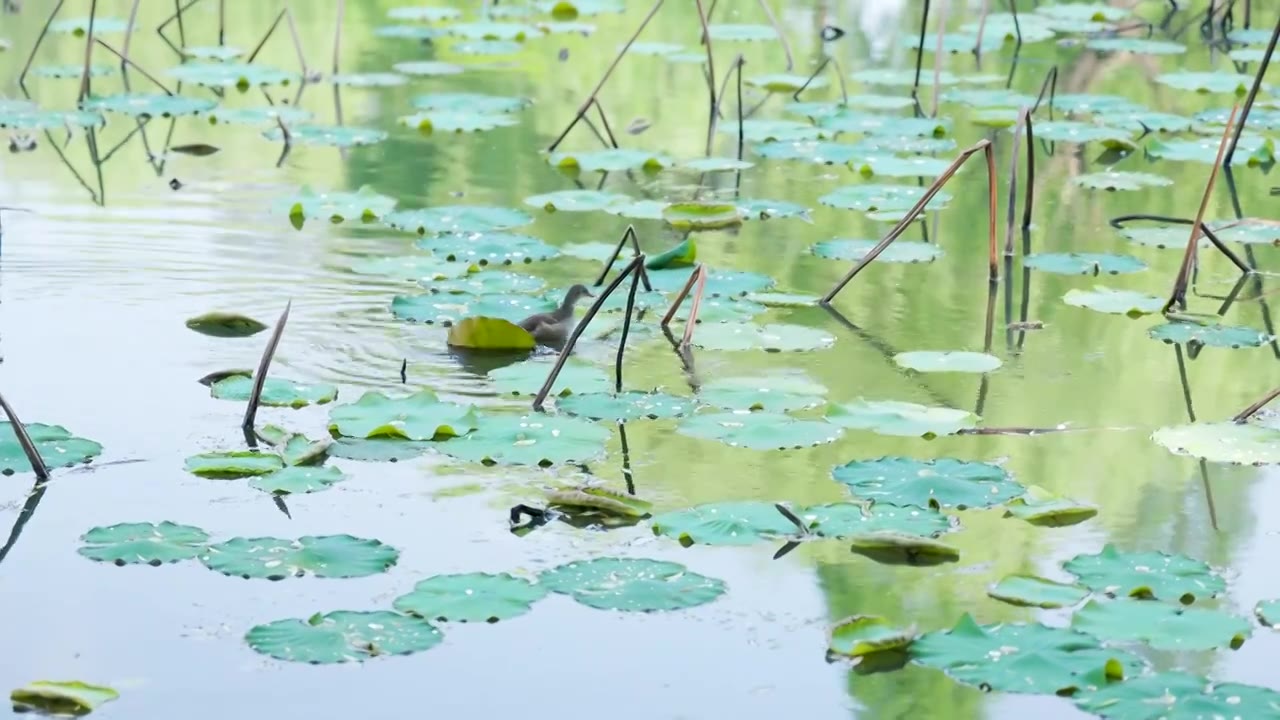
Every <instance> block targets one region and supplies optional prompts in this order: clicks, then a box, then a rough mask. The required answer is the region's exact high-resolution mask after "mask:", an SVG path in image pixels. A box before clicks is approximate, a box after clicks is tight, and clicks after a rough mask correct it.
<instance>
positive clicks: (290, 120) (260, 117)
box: [209, 105, 315, 127]
mask: <svg viewBox="0 0 1280 720" xmlns="http://www.w3.org/2000/svg"><path fill="white" fill-rule="evenodd" d="M313 117H315V116H314V115H313V114H312V112H311V111H310V110H303V109H302V108H298V107H290V106H287V105H270V106H267V107H252V108H214V109H213V110H212V111H210V112H209V123H210V124H212V125H216V124H217V123H232V124H236V125H277V124H279V123H284V124H285V125H288V126H290V127H292V126H294V125H300V124H302V123H306V122H310V121H311V119H312V118H313Z"/></svg>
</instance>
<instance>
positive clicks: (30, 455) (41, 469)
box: [0, 395, 49, 480]
mask: <svg viewBox="0 0 1280 720" xmlns="http://www.w3.org/2000/svg"><path fill="white" fill-rule="evenodd" d="M0 410H4V414H5V417H7V418H9V425H10V427H11V428H12V430H13V434H14V435H15V436H16V437H17V438H18V445H20V446H21V447H22V452H23V453H24V454H26V456H27V462H29V463H31V471H32V472H34V473H35V474H36V479H37V480H48V479H49V466H48V465H45V462H44V458H42V457H40V450H39V449H38V448H37V447H36V444H35V443H33V442H31V436H30V435H28V434H27V426H26V425H23V424H22V421H21V420H19V419H18V415H17V414H16V413H15V412H14V411H13V408H12V407H10V406H9V402H8V401H7V400H5V399H4V396H3V395H0Z"/></svg>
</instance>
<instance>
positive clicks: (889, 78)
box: [851, 68, 980, 87]
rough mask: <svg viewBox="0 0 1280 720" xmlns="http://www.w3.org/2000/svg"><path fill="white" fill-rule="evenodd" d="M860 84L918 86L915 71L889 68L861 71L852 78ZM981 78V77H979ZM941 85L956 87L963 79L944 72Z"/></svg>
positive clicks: (939, 79)
mask: <svg viewBox="0 0 1280 720" xmlns="http://www.w3.org/2000/svg"><path fill="white" fill-rule="evenodd" d="M851 77H852V78H853V79H854V80H857V81H858V82H862V83H866V84H868V85H889V86H894V85H897V86H900V87H914V86H915V84H916V73H915V70H914V69H898V70H890V69H888V68H875V69H868V70H859V71H858V72H855V73H853V75H852V76H851ZM979 77H980V76H979ZM937 81H938V84H939V85H944V86H945V85H955V84H956V83H959V82H962V80H961V78H959V77H957V76H956V75H955V74H953V73H951V72H948V71H946V70H943V71H942V72H941V73H938V75H937Z"/></svg>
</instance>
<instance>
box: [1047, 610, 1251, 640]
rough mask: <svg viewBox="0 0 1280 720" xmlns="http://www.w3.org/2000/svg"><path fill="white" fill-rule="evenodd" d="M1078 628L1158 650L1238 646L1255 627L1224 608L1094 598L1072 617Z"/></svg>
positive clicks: (1100, 635)
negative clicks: (1226, 611) (1212, 608)
mask: <svg viewBox="0 0 1280 720" xmlns="http://www.w3.org/2000/svg"><path fill="white" fill-rule="evenodd" d="M1071 627H1072V628H1073V629H1075V630H1080V631H1082V632H1086V633H1089V634H1090V635H1093V636H1094V637H1096V638H1098V639H1100V640H1107V641H1111V642H1133V641H1139V642H1145V643H1147V644H1148V645H1150V646H1151V647H1153V648H1155V649H1157V650H1171V651H1187V650H1212V649H1214V648H1219V647H1230V648H1237V647H1239V646H1240V645H1241V644H1242V643H1243V642H1244V641H1245V638H1247V637H1249V635H1250V633H1251V631H1252V628H1251V627H1250V624H1249V621H1247V620H1245V619H1244V618H1240V617H1236V616H1234V615H1229V614H1227V613H1225V612H1223V611H1221V610H1207V609H1204V608H1183V607H1178V606H1177V605H1170V604H1168V603H1161V602H1152V601H1150V600H1112V601H1110V602H1107V601H1099V600H1091V601H1090V602H1089V603H1088V604H1087V605H1085V606H1084V607H1083V608H1081V609H1080V610H1079V611H1077V612H1076V614H1075V616H1074V617H1073V618H1072V620H1071Z"/></svg>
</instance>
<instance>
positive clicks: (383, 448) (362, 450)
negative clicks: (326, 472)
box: [329, 438, 435, 462]
mask: <svg viewBox="0 0 1280 720" xmlns="http://www.w3.org/2000/svg"><path fill="white" fill-rule="evenodd" d="M434 445H435V443H433V442H431V441H429V440H424V441H418V440H398V439H388V438H373V439H372V440H366V439H363V438H338V440H336V441H335V442H334V443H333V444H332V445H330V446H329V455H330V457H338V458H346V459H347V460H360V461H363V462H399V461H401V460H408V459H410V458H415V457H418V456H419V455H424V454H426V453H427V451H429V450H430V449H431V448H432V447H433V446H434Z"/></svg>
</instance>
